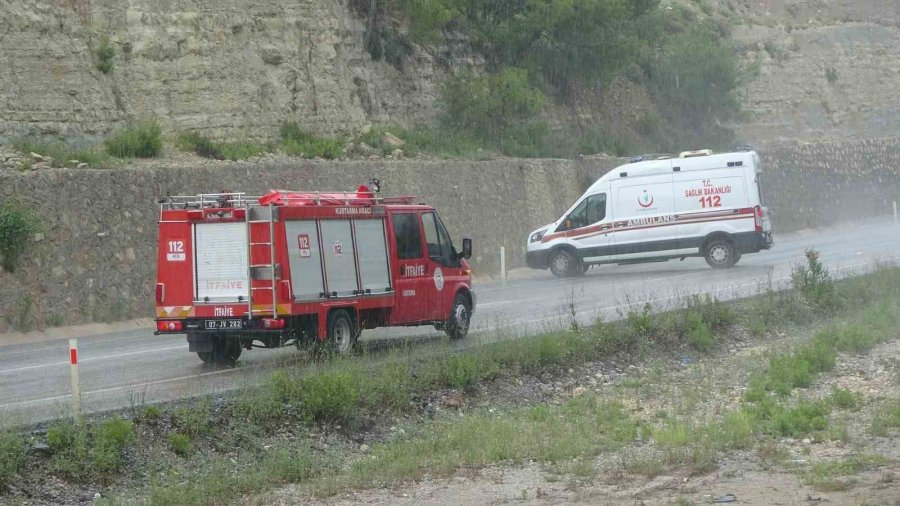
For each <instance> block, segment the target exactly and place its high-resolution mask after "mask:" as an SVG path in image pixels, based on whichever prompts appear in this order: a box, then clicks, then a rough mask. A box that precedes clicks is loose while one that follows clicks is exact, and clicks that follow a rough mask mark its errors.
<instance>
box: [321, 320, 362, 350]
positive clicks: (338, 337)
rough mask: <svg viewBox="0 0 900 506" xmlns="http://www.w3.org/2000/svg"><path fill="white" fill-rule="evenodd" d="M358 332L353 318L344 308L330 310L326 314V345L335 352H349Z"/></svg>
mask: <svg viewBox="0 0 900 506" xmlns="http://www.w3.org/2000/svg"><path fill="white" fill-rule="evenodd" d="M357 337H359V332H358V331H357V330H356V325H354V323H353V318H351V317H350V313H349V312H348V311H347V310H345V309H338V310H336V311H332V312H331V314H329V315H328V338H327V339H328V341H327V342H328V346H329V348H331V350H332V351H333V352H335V353H340V354H344V353H350V352H351V351H353V348H354V347H355V346H356V338H357Z"/></svg>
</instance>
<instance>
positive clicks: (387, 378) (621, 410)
mask: <svg viewBox="0 0 900 506" xmlns="http://www.w3.org/2000/svg"><path fill="white" fill-rule="evenodd" d="M898 287H900V269H897V268H884V269H882V270H880V271H879V272H877V273H875V274H873V275H869V276H865V277H862V278H856V279H850V280H845V281H841V282H839V283H837V284H836V285H835V288H834V291H835V294H836V296H835V297H833V298H828V299H827V304H828V306H827V307H823V306H820V305H817V304H815V303H813V302H812V301H813V300H818V301H820V302H819V304H825V303H826V302H821V300H820V295H814V296H813V295H810V294H807V295H804V294H802V293H794V292H790V293H779V294H775V293H769V294H764V295H762V296H759V297H756V298H753V299H748V300H745V301H739V302H737V303H734V304H728V305H726V304H722V303H718V302H716V301H712V300H708V299H707V300H704V299H694V300H692V301H689V302H686V307H685V309H684V310H682V311H678V312H671V313H665V314H660V315H654V314H651V313H649V312H646V311H636V312H633V313H630V314H628V315H626V318H625V320H624V321H623V322H620V323H612V324H610V323H603V322H598V324H597V325H596V326H594V327H591V328H587V329H583V328H576V327H574V326H573V328H572V329H570V330H569V331H565V332H556V333H550V334H544V335H540V336H535V337H529V338H523V339H519V340H515V341H506V342H499V343H494V344H490V345H485V346H481V347H479V348H477V349H474V350H467V351H463V352H461V353H455V354H447V353H437V354H434V353H433V350H432V351H431V352H428V353H418V352H416V350H406V351H402V350H401V351H397V350H395V351H393V352H391V353H389V354H388V356H387V357H386V358H385V359H384V361H383V362H381V363H378V364H377V365H373V364H372V362H371V361H368V360H366V358H367V357H361V358H355V359H349V360H340V361H333V362H330V363H328V364H327V365H325V366H323V367H322V368H320V369H318V370H316V371H315V372H313V373H312V374H308V373H307V374H305V375H295V374H292V373H291V371H290V370H285V371H281V372H279V373H276V374H275V375H274V376H273V379H272V381H271V382H270V384H269V385H268V386H267V387H266V388H262V389H251V390H247V391H245V392H241V393H240V394H239V395H236V396H235V397H234V398H233V399H230V400H228V399H226V400H225V402H224V403H223V402H221V401H220V400H216V401H213V400H206V401H200V402H195V403H193V404H185V405H181V406H178V407H175V408H160V407H157V406H150V407H147V408H146V409H145V410H143V411H142V412H136V413H132V418H133V422H134V438H133V439H132V437H131V435H130V431H129V434H121V432H122V431H123V430H124V429H123V425H122V424H120V423H112V426H113V427H112V429H115V430H112V429H111V428H110V424H111V422H110V421H94V422H92V423H88V424H86V425H85V426H83V427H80V428H77V427H76V428H74V429H72V430H69V433H70V435H69V436H66V437H64V438H60V437H55V438H54V439H55V440H51V441H50V443H51V447H53V450H54V454H53V456H52V457H50V458H44V457H35V456H32V457H29V458H28V459H18V458H17V459H16V460H15V461H13V462H11V463H9V462H8V463H6V464H5V465H0V471H2V473H3V474H0V482H2V481H3V478H4V477H5V478H7V479H9V478H11V477H12V476H14V475H15V473H16V472H18V470H19V469H21V464H22V461H23V460H24V461H25V465H26V466H27V467H26V468H27V469H28V470H29V473H33V474H34V476H37V477H41V476H48V475H53V476H61V477H64V478H65V479H67V480H68V481H69V483H70V485H69V486H70V487H71V488H73V489H78V488H79V487H84V486H85V485H82V484H90V483H92V482H97V481H100V482H103V483H108V484H111V485H116V487H115V488H116V489H117V490H118V494H120V496H121V497H122V498H123V499H122V501H123V502H132V501H131V500H129V499H128V498H129V497H131V498H132V499H134V498H136V497H144V498H145V499H147V500H149V502H150V503H152V504H203V503H208V502H209V501H216V502H219V501H221V502H225V501H230V500H233V499H235V498H237V497H238V496H240V495H242V494H247V493H255V492H260V491H264V490H266V489H269V488H271V487H274V486H277V485H279V484H282V483H296V482H310V480H312V481H311V483H312V485H314V487H315V488H316V489H317V490H319V491H322V492H333V491H338V490H341V489H343V488H346V487H368V486H373V485H379V484H384V483H392V482H395V481H397V480H403V479H409V478H415V477H417V476H421V475H422V474H423V473H426V472H427V473H438V474H442V473H444V474H446V473H452V472H454V471H455V470H457V469H459V468H461V467H472V466H475V467H478V466H483V465H487V464H490V463H494V462H500V461H514V462H518V461H523V460H528V459H532V460H538V461H544V462H552V461H557V460H560V459H567V458H570V457H573V456H583V457H590V456H593V455H597V454H600V453H601V452H607V451H610V450H615V449H622V448H627V447H630V446H631V445H634V444H635V443H634V441H635V440H640V439H642V438H643V439H646V437H647V435H648V434H651V435H653V437H654V438H655V439H656V441H657V442H658V443H659V446H660V448H661V449H662V450H663V451H662V454H661V456H657V457H654V458H652V459H643V458H635V459H633V460H631V461H629V462H630V464H629V468H630V469H632V470H634V471H636V472H637V471H640V472H643V473H648V474H649V473H652V472H655V471H658V470H659V469H661V466H662V467H664V466H670V465H678V466H687V467H689V468H691V469H695V470H696V471H697V472H702V471H704V470H708V469H710V468H711V467H713V466H714V465H715V462H716V459H717V456H718V455H719V454H720V452H722V451H724V450H727V449H733V448H743V447H746V446H747V445H750V444H755V443H754V442H755V441H757V440H758V438H760V437H773V436H778V435H782V436H783V435H791V436H797V435H802V434H808V433H813V432H822V431H826V430H827V416H828V413H829V412H830V411H831V410H832V409H835V407H838V408H841V409H843V407H845V406H848V405H850V404H852V403H853V399H852V396H850V397H848V395H847V394H846V393H840V392H839V393H835V395H834V396H833V397H834V398H833V399H819V400H809V401H807V400H798V399H795V398H794V397H793V393H794V390H795V388H796V387H799V386H803V385H804V384H808V382H809V381H812V379H813V378H814V377H815V375H817V374H820V373H822V372H826V371H828V370H829V367H831V366H833V363H834V356H835V354H836V353H838V352H841V351H845V350H854V351H864V350H866V349H868V348H870V347H871V346H873V345H875V344H876V343H878V342H880V341H882V340H884V339H886V338H889V337H896V335H895V334H892V332H894V331H893V325H895V324H896V323H897V307H898V300H900V288H898ZM820 288H821V287H820ZM816 293H819V291H817V292H816ZM811 297H814V298H811ZM826 313H827V314H828V317H831V318H841V319H843V321H845V322H846V321H849V322H850V323H849V324H848V323H843V324H841V325H840V326H836V327H828V328H825V329H824V330H822V331H820V332H818V333H817V334H815V337H814V338H813V339H812V340H811V341H810V342H809V343H807V344H804V345H801V346H800V347H799V348H798V349H797V350H795V351H793V352H790V353H787V354H784V355H781V356H776V357H773V358H772V359H771V362H770V363H769V364H768V365H767V367H765V368H764V369H762V370H761V371H760V372H759V373H758V374H757V375H755V376H754V377H753V378H751V379H750V380H749V385H750V386H751V388H750V390H749V392H748V394H747V395H746V396H744V398H743V399H741V401H740V404H739V405H737V406H734V409H731V410H729V411H727V412H726V413H723V414H721V416H719V417H715V418H710V419H708V420H702V421H696V420H691V419H679V418H678V417H672V418H668V417H667V418H665V419H664V420H663V422H664V423H662V422H660V421H659V420H656V419H653V420H648V419H646V418H642V417H636V416H634V415H633V414H632V413H630V412H629V411H628V410H627V409H625V406H624V405H623V404H622V402H621V400H619V399H617V398H615V397H605V396H598V395H584V396H580V397H579V398H577V399H573V400H571V401H568V402H566V403H563V404H562V405H550V404H537V405H533V406H527V407H521V408H510V409H503V410H499V411H496V410H495V411H494V412H490V411H487V412H476V413H472V414H471V415H470V416H467V417H465V418H464V419H461V420H460V419H457V418H455V417H451V418H449V419H438V420H436V421H433V422H431V421H427V420H426V419H425V418H424V417H423V416H422V415H423V413H421V412H420V411H419V410H418V409H417V403H418V402H421V399H423V398H425V397H427V396H428V395H431V394H433V393H434V392H435V391H436V390H440V389H446V388H453V389H458V390H460V391H465V390H467V389H471V388H472V387H474V386H476V385H490V382H492V381H497V380H502V379H504V378H510V377H515V376H517V375H538V374H543V373H545V372H548V371H554V370H558V369H559V368H560V367H571V366H573V365H576V364H580V363H585V362H588V361H591V360H597V359H598V358H601V357H605V356H609V355H610V354H611V353H615V352H621V351H628V352H632V353H637V354H646V353H649V352H652V351H653V350H657V349H673V350H679V349H684V348H688V347H689V346H691V345H690V344H688V343H693V347H694V348H695V349H697V348H702V349H710V350H715V349H716V344H717V340H718V338H719V337H720V336H722V335H723V334H724V333H725V332H727V331H729V330H731V329H733V326H734V325H737V326H740V327H742V328H748V329H750V330H751V331H752V333H754V334H756V335H759V336H762V335H765V334H766V333H768V332H771V331H772V330H774V329H777V328H783V327H784V326H790V325H796V324H802V325H810V324H813V323H814V322H816V321H818V320H822V319H826V318H827V317H826ZM784 364H787V366H785V365H784ZM797 364H801V365H800V366H799V367H798V366H797ZM797 369H800V370H802V371H804V372H805V373H806V376H804V375H799V376H798V375H795V374H793V373H792V371H794V370H797ZM895 411H896V410H894V411H892V410H891V409H890V408H885V411H884V413H883V414H880V415H879V422H878V424H879V425H878V426H879V427H882V429H881V430H883V431H889V430H891V427H893V426H895V425H896V424H895V421H896V419H897V417H896V412H895ZM398 416H399V417H401V418H402V419H404V420H406V422H405V423H406V425H407V427H408V429H407V430H406V433H407V434H408V436H407V437H401V438H398V439H391V438H384V437H382V438H380V439H382V440H383V441H384V442H383V443H380V444H378V445H376V446H375V447H374V448H373V449H372V452H371V455H370V456H368V457H366V458H363V459H360V455H359V452H358V451H356V450H355V448H354V445H353V444H352V443H349V442H348V441H347V437H348V434H347V432H348V430H349V431H350V433H351V434H352V433H353V431H354V430H359V429H361V428H364V427H372V426H374V427H378V426H381V425H385V424H390V423H391V420H393V419H395V418H396V417H398ZM823 420H824V425H823ZM65 426H68V427H71V424H66V423H63V424H60V425H58V426H56V427H53V428H51V433H53V432H54V431H56V432H62V429H61V427H65ZM317 426H318V427H323V428H324V429H325V430H324V432H323V434H324V439H325V441H328V442H330V443H326V444H328V448H327V449H325V450H322V449H321V448H320V450H322V451H317V450H314V449H313V447H315V446H317V445H319V446H320V445H321V439H322V438H319V440H318V441H311V440H310V439H309V438H308V437H307V433H309V432H316V431H317V429H316V428H315V427H317ZM129 427H130V425H129ZM73 431H74V432H73ZM16 438H17V436H5V437H4V441H5V443H4V444H6V445H11V447H13V448H15V447H17V445H16V444H15V441H16ZM9 441H13V443H9ZM19 441H20V442H21V439H19ZM9 453H10V454H11V455H17V454H16V453H15V452H9ZM123 456H127V458H123ZM98 462H100V463H102V464H103V465H102V466H98V465H96V464H97V463H98ZM115 502H119V501H115Z"/></svg>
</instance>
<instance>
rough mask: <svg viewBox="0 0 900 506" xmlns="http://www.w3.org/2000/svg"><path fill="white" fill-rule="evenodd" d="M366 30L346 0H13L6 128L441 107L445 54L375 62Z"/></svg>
mask: <svg viewBox="0 0 900 506" xmlns="http://www.w3.org/2000/svg"><path fill="white" fill-rule="evenodd" d="M364 30H365V26H364V22H363V20H362V19H360V18H359V16H357V15H356V14H355V13H353V12H352V11H351V10H350V8H349V7H348V6H347V5H346V2H342V1H340V0H292V1H285V0H3V1H2V7H0V138H3V137H6V138H11V137H15V136H18V135H23V134H53V133H58V134H62V135H66V136H72V137H75V136H81V135H84V134H87V135H88V136H90V135H100V134H104V133H107V132H108V131H110V130H111V129H113V128H115V127H117V126H119V125H121V124H123V123H124V122H125V121H127V120H130V119H140V118H142V117H148V116H155V117H158V118H160V120H161V121H162V122H163V123H164V124H165V126H166V127H168V129H169V130H177V131H184V130H195V131H199V132H202V133H204V134H207V135H210V136H213V137H219V138H222V137H232V138H238V137H244V136H247V135H250V136H253V137H262V136H267V135H273V134H275V133H277V129H278V126H279V125H280V124H281V123H282V122H283V121H286V120H294V121H298V122H299V123H301V124H302V125H304V127H306V128H308V129H310V130H312V131H314V132H318V133H332V132H339V131H350V130H355V129H359V128H360V127H362V126H363V125H365V124H367V123H401V124H403V123H412V122H416V121H420V120H426V119H429V118H430V117H432V115H433V114H434V100H435V96H436V93H437V90H436V86H437V85H438V83H439V82H440V80H441V77H442V75H443V73H444V70H442V69H443V68H444V67H443V66H442V65H439V64H438V63H436V61H435V60H434V59H433V58H432V57H431V56H429V55H428V54H426V53H424V52H422V51H421V50H415V51H414V52H413V54H412V55H410V57H408V58H407V59H406V62H405V64H404V65H403V66H402V69H401V68H396V67H394V66H392V65H390V64H388V63H384V62H374V61H372V59H371V57H370V55H369V54H368V53H367V52H366V50H365V48H364V46H363V33H364ZM104 38H107V39H108V43H106V45H107V46H109V47H112V48H113V50H114V53H115V56H114V57H113V58H112V59H111V63H112V69H111V71H109V72H108V73H104V72H101V71H100V70H99V69H98V64H99V63H100V61H101V59H100V57H99V53H100V50H101V48H102V47H103V46H104V43H105V42H104Z"/></svg>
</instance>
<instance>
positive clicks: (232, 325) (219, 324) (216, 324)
mask: <svg viewBox="0 0 900 506" xmlns="http://www.w3.org/2000/svg"><path fill="white" fill-rule="evenodd" d="M242 328H244V321H243V320H206V329H207V330H229V329H238V330H239V329H242Z"/></svg>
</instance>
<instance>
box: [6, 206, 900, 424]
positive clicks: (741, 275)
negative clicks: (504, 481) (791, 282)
mask: <svg viewBox="0 0 900 506" xmlns="http://www.w3.org/2000/svg"><path fill="white" fill-rule="evenodd" d="M807 248H816V249H818V250H819V251H820V252H821V254H822V259H823V261H824V262H825V263H826V265H827V266H828V267H829V268H830V269H831V270H832V272H833V273H834V274H835V275H836V276H844V275H847V274H849V273H852V272H861V271H865V270H867V269H870V268H871V267H872V266H873V265H874V264H875V263H876V262H881V261H898V260H900V226H896V225H894V224H893V223H889V222H884V221H881V222H872V223H866V224H849V225H847V224H845V225H841V226H840V227H836V228H834V229H825V230H820V231H817V232H805V233H799V234H783V235H777V236H776V244H775V247H774V249H772V250H770V251H764V252H761V253H759V254H754V255H744V257H743V258H742V259H741V261H740V263H739V264H738V265H737V266H736V267H735V268H733V269H728V270H724V271H718V270H715V271H714V270H712V269H710V268H708V267H707V266H706V263H705V262H704V261H703V259H700V258H689V259H686V260H684V261H677V260H676V261H670V262H664V263H651V264H640V265H628V266H615V265H611V266H603V267H599V268H598V267H594V268H593V269H591V270H590V271H588V273H587V274H586V275H585V276H584V277H582V278H578V279H575V280H558V279H554V278H553V277H552V276H551V275H550V274H549V273H548V272H546V271H524V272H517V273H516V276H515V277H516V279H512V280H510V281H508V282H507V283H506V284H501V283H490V284H482V285H478V286H476V292H477V295H478V308H477V311H476V313H475V316H474V319H473V321H472V332H471V334H470V337H469V338H468V339H466V340H465V341H464V342H463V343H461V346H469V345H473V344H477V343H479V342H483V341H486V340H493V339H497V338H498V336H500V337H510V336H513V337H514V336H517V335H523V334H528V333H534V332H538V331H541V330H544V329H549V328H554V327H557V326H560V325H568V324H569V322H570V321H571V318H572V314H573V313H574V315H575V318H577V319H578V320H579V321H580V322H581V323H589V322H591V321H594V319H595V318H596V316H597V315H598V314H600V315H602V316H603V317H604V318H607V319H609V318H615V317H616V315H617V314H618V313H619V312H621V311H624V310H627V309H628V308H629V307H634V306H642V305H643V304H644V303H645V302H648V301H649V302H652V303H653V304H654V305H655V306H656V307H665V306H666V305H668V304H673V303H674V302H675V301H676V300H678V298H679V297H683V296H685V295H690V294H694V293H710V294H713V295H715V296H716V297H719V298H722V299H728V298H733V297H740V296H745V295H750V294H753V293H756V292H758V291H759V290H760V289H763V288H765V287H767V286H769V285H770V284H771V285H772V286H773V287H776V288H777V287H781V286H785V285H786V283H787V278H788V277H789V275H790V269H791V267H792V266H793V265H794V264H796V263H798V262H800V261H801V260H802V259H803V252H804V250H806V249H807ZM441 337H442V334H441V333H438V332H436V331H435V330H433V329H431V328H430V327H414V328H405V329H380V330H377V331H366V332H364V333H363V337H362V343H363V347H364V348H366V349H369V350H375V351H377V350H378V349H381V348H384V347H385V344H386V343H391V342H396V341H397V340H398V338H399V339H400V340H401V341H405V342H407V343H411V345H412V346H427V345H428V343H434V342H439V341H440V339H441ZM79 347H80V375H81V389H82V395H83V402H84V406H85V409H86V410H87V411H97V410H104V409H111V408H117V407H127V406H129V405H131V404H142V403H144V402H151V401H166V400H171V399H176V398H180V397H187V396H192V395H198V394H202V393H210V392H221V391H227V390H230V389H234V388H236V387H241V386H246V385H250V384H255V383H259V382H260V381H263V380H264V379H265V378H267V377H268V376H269V375H270V374H271V372H272V371H273V370H274V369H276V368H278V367H283V366H285V365H286V364H297V363H298V361H299V360H300V359H301V358H302V355H301V354H300V353H299V352H298V351H297V350H296V349H294V348H293V347H289V348H282V349H278V350H265V349H254V350H252V351H246V350H245V351H244V354H243V355H242V356H241V360H240V363H239V366H238V367H236V368H230V369H210V368H207V367H205V366H204V365H203V364H202V363H201V362H200V360H199V359H198V358H197V357H196V355H194V354H192V353H189V352H188V351H187V343H186V341H185V339H184V337H183V336H154V335H153V333H152V330H151V329H146V330H133V331H127V332H119V333H112V334H103V335H93V336H80V337H79ZM70 399H71V397H70V368H69V362H68V348H67V342H66V341H64V340H57V341H45V342H41V343H34V344H28V345H11V346H0V425H4V424H10V423H28V422H33V421H38V420H42V419H47V418H51V417H55V416H58V415H62V414H65V413H67V412H68V409H69V406H70V402H71V400H70Z"/></svg>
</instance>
